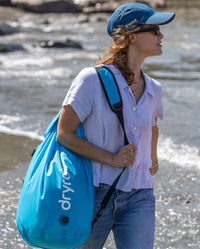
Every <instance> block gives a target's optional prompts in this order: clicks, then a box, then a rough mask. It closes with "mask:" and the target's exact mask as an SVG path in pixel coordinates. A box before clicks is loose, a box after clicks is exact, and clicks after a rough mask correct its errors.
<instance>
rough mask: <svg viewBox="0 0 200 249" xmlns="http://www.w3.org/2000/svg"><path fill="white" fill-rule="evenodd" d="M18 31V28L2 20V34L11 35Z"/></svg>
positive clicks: (0, 26) (0, 30)
mask: <svg viewBox="0 0 200 249" xmlns="http://www.w3.org/2000/svg"><path fill="white" fill-rule="evenodd" d="M18 32H19V30H18V29H16V28H13V27H11V26H9V25H7V24H5V23H4V22H0V36H3V35H11V34H14V33H18Z"/></svg>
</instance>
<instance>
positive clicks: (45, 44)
mask: <svg viewBox="0 0 200 249" xmlns="http://www.w3.org/2000/svg"><path fill="white" fill-rule="evenodd" d="M33 46H34V47H41V48H77V49H82V48H83V47H82V46H81V44H80V43H79V42H75V41H72V40H70V39H67V40H66V41H64V42H61V41H53V40H44V41H37V42H34V43H33Z"/></svg>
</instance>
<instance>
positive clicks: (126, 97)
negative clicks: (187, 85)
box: [63, 65, 163, 192]
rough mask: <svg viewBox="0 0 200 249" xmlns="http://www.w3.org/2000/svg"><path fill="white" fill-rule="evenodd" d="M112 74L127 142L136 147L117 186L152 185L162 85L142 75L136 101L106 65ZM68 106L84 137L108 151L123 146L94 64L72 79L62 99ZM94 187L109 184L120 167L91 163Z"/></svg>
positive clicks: (120, 133)
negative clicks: (141, 90) (154, 129)
mask: <svg viewBox="0 0 200 249" xmlns="http://www.w3.org/2000/svg"><path fill="white" fill-rule="evenodd" d="M106 66H107V67H109V68H110V69H111V70H112V72H113V73H114V75H115V77H116V80H117V83H118V85H119V90H120V93H121V97H122V101H123V115H124V123H125V130H126V134H127V138H128V140H129V143H135V146H136V147H137V151H136V161H135V162H134V165H129V166H127V167H126V170H125V172H124V173H123V175H122V176H121V178H120V180H119V183H118V185H117V188H118V189H120V190H122V191H126V192H127V191H131V189H141V188H153V187H154V185H153V179H152V176H151V174H150V172H149V168H150V167H151V165H152V162H151V137H152V126H154V125H156V122H155V118H156V117H159V118H160V119H163V106H162V87H161V85H160V84H159V83H158V82H157V81H156V80H154V79H152V78H150V77H149V76H148V75H146V74H144V79H145V91H144V93H143V95H142V97H141V98H140V99H139V101H138V103H136V101H135V98H134V95H133V93H132V91H131V89H130V87H129V86H128V85H127V83H126V81H125V79H124V77H123V76H122V74H121V73H120V71H119V70H118V69H117V68H115V67H114V66H112V65H106ZM68 104H69V105H71V106H72V108H73V109H74V111H75V112H76V113H77V115H78V117H79V119H80V121H81V122H82V123H83V127H84V131H85V136H86V138H87V140H88V141H89V142H91V143H92V144H94V145H96V146H98V147H100V148H103V149H105V150H107V151H109V152H111V153H117V152H118V151H119V149H120V148H121V147H122V146H123V145H124V134H123V130H122V128H121V125H120V123H119V121H118V118H117V116H116V114H115V113H114V112H112V111H111V109H110V106H109V104H108V101H107V99H106V97H105V94H104V91H103V88H102V86H101V83H100V81H99V78H98V76H97V73H96V70H95V68H93V67H90V68H85V69H83V70H82V71H81V72H80V73H79V74H78V76H77V77H76V78H75V79H74V80H73V82H72V85H71V87H70V89H69V91H68V93H67V96H66V98H65V100H64V102H63V106H64V105H68ZM92 167H93V182H94V186H96V187H97V186H99V183H105V184H108V185H111V184H112V183H113V181H114V180H115V178H116V177H117V176H118V175H119V173H120V172H121V170H122V169H120V168H115V167H111V166H109V165H105V164H101V163H98V162H94V161H93V162H92Z"/></svg>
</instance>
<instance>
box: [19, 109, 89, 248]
mask: <svg viewBox="0 0 200 249" xmlns="http://www.w3.org/2000/svg"><path fill="white" fill-rule="evenodd" d="M59 115H60V113H58V114H57V116H56V117H55V118H54V120H53V121H52V122H51V124H50V125H49V127H48V128H47V130H46V131H45V133H44V141H43V142H42V143H41V144H40V145H38V147H37V149H36V151H35V153H34V155H33V157H32V160H31V162H30V165H29V168H28V171H27V174H26V176H25V179H24V183H23V187H22V190H21V194H20V198H19V203H18V207H17V217H16V223H17V227H18V230H19V232H20V234H21V236H22V238H23V239H24V240H25V241H26V242H27V243H28V244H29V245H31V246H34V247H39V248H46V249H51V248H52V249H56V248H60V249H61V248H62V249H69V248H76V247H78V246H80V245H81V244H83V243H84V242H85V241H86V240H87V239H88V237H89V234H90V231H91V224H92V217H93V209H94V187H93V179H92V166H91V161H89V160H87V159H85V158H82V157H80V156H77V155H76V154H74V153H72V152H70V151H69V150H67V149H66V148H64V147H63V146H61V145H60V144H59V143H58V142H57V139H56V136H57V123H58V118H59ZM76 135H77V136H79V137H81V138H85V137H84V131H83V127H82V124H80V125H79V127H78V129H77V132H76Z"/></svg>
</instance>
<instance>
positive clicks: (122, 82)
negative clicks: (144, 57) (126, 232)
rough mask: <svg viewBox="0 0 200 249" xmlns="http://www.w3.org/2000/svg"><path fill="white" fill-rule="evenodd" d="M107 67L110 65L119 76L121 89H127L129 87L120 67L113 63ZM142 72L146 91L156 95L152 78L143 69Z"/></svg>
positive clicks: (117, 78)
mask: <svg viewBox="0 0 200 249" xmlns="http://www.w3.org/2000/svg"><path fill="white" fill-rule="evenodd" d="M106 67H108V68H109V69H110V70H111V71H112V72H113V73H114V74H115V75H116V76H117V77H116V80H117V82H118V86H119V88H120V89H125V88H128V87H129V86H128V84H127V83H126V80H125V79H124V77H123V75H122V74H121V72H120V70H119V69H118V68H116V67H115V66H113V65H106ZM141 72H142V74H143V77H144V80H145V93H146V94H150V95H151V96H152V97H154V96H155V93H154V91H153V88H152V79H151V78H150V77H149V76H148V75H147V74H145V73H144V72H143V71H142V70H141Z"/></svg>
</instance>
